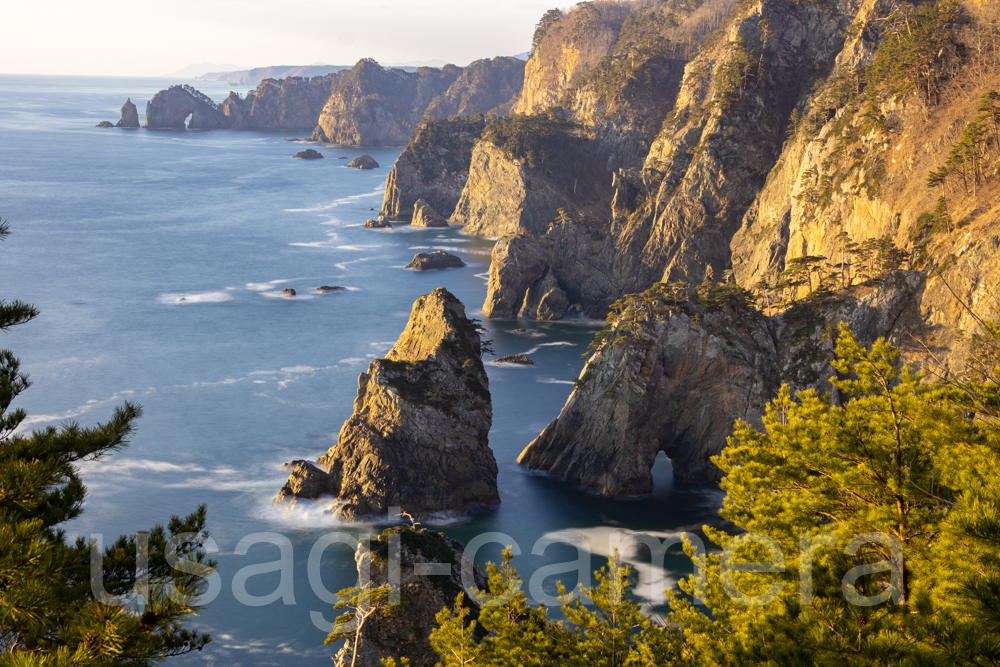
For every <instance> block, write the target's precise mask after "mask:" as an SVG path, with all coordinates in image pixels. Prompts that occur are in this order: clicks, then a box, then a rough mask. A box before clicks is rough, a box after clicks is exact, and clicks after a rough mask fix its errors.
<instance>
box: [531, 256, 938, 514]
mask: <svg viewBox="0 0 1000 667" xmlns="http://www.w3.org/2000/svg"><path fill="white" fill-rule="evenodd" d="M924 286H925V285H924V277H923V276H922V275H921V274H919V273H913V272H903V271H899V272H896V273H893V274H891V275H890V276H888V277H887V278H886V279H885V280H884V281H882V282H881V283H880V284H879V285H877V286H874V287H856V288H854V289H852V290H851V291H850V292H848V293H845V294H841V295H839V296H837V297H833V298H830V299H828V300H826V301H824V302H821V303H819V304H805V303H804V304H802V305H800V306H799V307H797V308H796V309H793V310H791V311H788V312H786V313H785V314H783V315H776V316H774V317H765V316H764V315H763V314H761V313H760V312H759V311H756V310H752V309H732V308H724V307H718V306H712V307H703V306H698V305H694V304H691V303H685V304H680V305H665V306H661V307H660V309H659V311H658V312H657V313H656V317H655V318H654V319H653V321H652V322H649V323H645V324H643V325H641V326H640V327H639V328H638V331H636V330H628V329H627V327H625V326H621V327H620V328H618V330H617V331H616V332H615V333H613V334H612V335H611V336H609V337H608V342H605V343H604V344H603V346H602V347H601V348H600V349H599V350H598V352H597V353H595V354H594V355H593V356H592V357H591V358H590V360H589V361H588V362H587V365H586V367H585V368H584V370H583V372H582V373H581V375H580V378H579V380H578V382H577V388H576V389H575V390H574V391H573V393H572V394H571V395H570V398H569V400H568V401H567V402H566V405H565V407H564V408H563V410H562V412H561V413H560V415H559V417H558V418H557V419H556V420H555V421H553V422H552V423H551V424H549V425H548V426H547V427H546V428H545V430H544V431H542V433H541V435H539V436H538V438H536V439H535V440H534V441H533V442H532V443H531V444H529V445H528V447H527V448H526V449H525V450H524V452H522V453H521V455H520V457H519V458H518V462H519V463H521V464H522V465H525V466H527V467H529V468H535V469H540V470H546V471H549V472H551V473H553V474H556V475H559V476H561V477H564V478H566V479H567V480H570V481H574V482H577V483H579V484H581V485H583V486H586V487H590V488H594V489H597V490H599V491H600V492H601V493H602V494H604V495H609V496H627V495H637V494H644V493H649V492H650V491H652V488H653V478H652V475H651V474H650V469H651V468H652V466H653V461H654V459H655V458H656V455H657V453H658V452H660V451H663V452H665V453H666V454H667V456H669V457H670V459H671V462H672V463H673V469H674V475H675V476H677V477H679V478H683V479H711V480H717V479H719V476H720V473H719V471H718V469H717V468H715V466H714V465H713V464H712V463H711V461H710V460H709V458H710V457H711V456H714V455H716V454H718V453H719V452H721V451H722V449H723V447H724V446H725V445H726V438H727V437H728V436H729V435H731V434H732V430H733V424H734V422H735V421H736V420H737V419H742V420H745V421H748V422H750V423H751V424H754V425H757V426H758V427H761V426H762V424H761V416H762V415H763V414H764V407H765V405H766V404H767V402H768V401H770V400H772V399H773V398H774V397H775V396H776V395H777V391H778V389H779V387H780V386H781V385H782V384H783V383H787V384H789V385H790V386H791V387H792V388H793V389H794V390H802V389H807V388H817V389H819V390H820V391H830V390H831V389H832V387H831V386H830V384H829V382H828V378H829V377H830V376H832V375H833V370H832V369H831V368H830V367H829V362H830V361H831V359H832V358H833V349H834V346H835V342H836V341H835V337H836V334H835V331H836V324H837V323H838V322H846V323H847V324H849V325H850V326H851V328H852V330H853V331H854V333H855V335H856V336H857V338H858V340H859V341H861V342H863V343H866V344H870V343H871V342H873V341H874V340H875V339H876V338H878V337H881V336H885V337H888V338H890V339H892V340H893V342H894V343H895V344H897V345H900V346H902V347H903V348H911V349H912V348H913V347H914V343H913V341H912V339H911V338H910V335H911V334H918V335H921V332H922V330H923V329H924V327H925V325H924V322H923V319H922V318H921V315H920V307H919V301H920V296H921V293H922V291H923V289H924ZM619 324H622V323H619ZM831 326H832V330H831ZM619 337H621V339H620V340H617V342H611V341H612V340H616V339H618V338H619Z"/></svg>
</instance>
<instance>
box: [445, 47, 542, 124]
mask: <svg viewBox="0 0 1000 667" xmlns="http://www.w3.org/2000/svg"><path fill="white" fill-rule="evenodd" d="M523 84H524V61H523V60H520V59H518V58H512V57H510V56H498V57H496V58H493V59H492V60H491V59H488V58H485V59H483V60H476V61H475V62H473V63H471V64H470V65H469V66H468V67H465V68H463V69H462V74H461V75H460V76H459V77H458V78H457V79H455V82H454V83H452V84H451V85H450V86H449V87H448V90H446V91H445V92H444V93H443V94H441V95H439V96H438V97H435V98H434V99H433V100H431V103H430V105H428V107H427V113H429V114H431V115H434V116H437V117H443V116H474V115H476V114H479V113H482V114H485V113H490V112H494V113H498V114H502V113H505V112H506V111H509V109H510V107H511V106H512V105H513V104H514V102H515V100H516V99H517V96H518V94H519V93H520V92H521V86H522V85H523Z"/></svg>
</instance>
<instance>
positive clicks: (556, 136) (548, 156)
mask: <svg viewBox="0 0 1000 667" xmlns="http://www.w3.org/2000/svg"><path fill="white" fill-rule="evenodd" d="M576 129H577V125H576V124H575V123H571V122H569V121H565V120H560V119H559V118H557V117H556V116H555V115H553V114H551V113H545V114H537V115H525V114H513V115H511V116H508V117H506V118H495V119H493V120H492V121H490V123H489V125H487V126H486V129H485V130H484V131H483V135H482V140H483V141H488V142H490V143H492V144H493V145H494V146H496V147H497V148H499V149H500V150H502V151H503V152H504V154H505V155H506V156H507V157H508V158H510V159H512V160H524V161H525V162H526V163H527V165H528V167H530V168H531V169H537V170H539V171H542V172H544V173H548V172H550V171H551V170H552V169H553V168H557V167H559V166H560V165H559V164H558V163H559V162H560V160H559V158H560V157H561V156H562V155H563V153H564V149H565V148H566V143H567V140H568V138H569V137H570V136H572V133H573V131H574V130H576Z"/></svg>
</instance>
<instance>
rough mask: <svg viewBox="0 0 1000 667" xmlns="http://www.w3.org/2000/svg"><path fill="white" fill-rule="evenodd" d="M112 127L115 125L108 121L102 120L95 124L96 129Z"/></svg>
mask: <svg viewBox="0 0 1000 667" xmlns="http://www.w3.org/2000/svg"><path fill="white" fill-rule="evenodd" d="M114 126H115V124H114V123H112V122H111V121H110V120H102V121H101V122H100V123H98V124H97V127H114Z"/></svg>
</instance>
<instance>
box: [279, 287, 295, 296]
mask: <svg viewBox="0 0 1000 667" xmlns="http://www.w3.org/2000/svg"><path fill="white" fill-rule="evenodd" d="M279 294H281V295H282V296H295V290H293V289H292V288H291V287H286V288H285V289H283V290H281V292H279Z"/></svg>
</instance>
